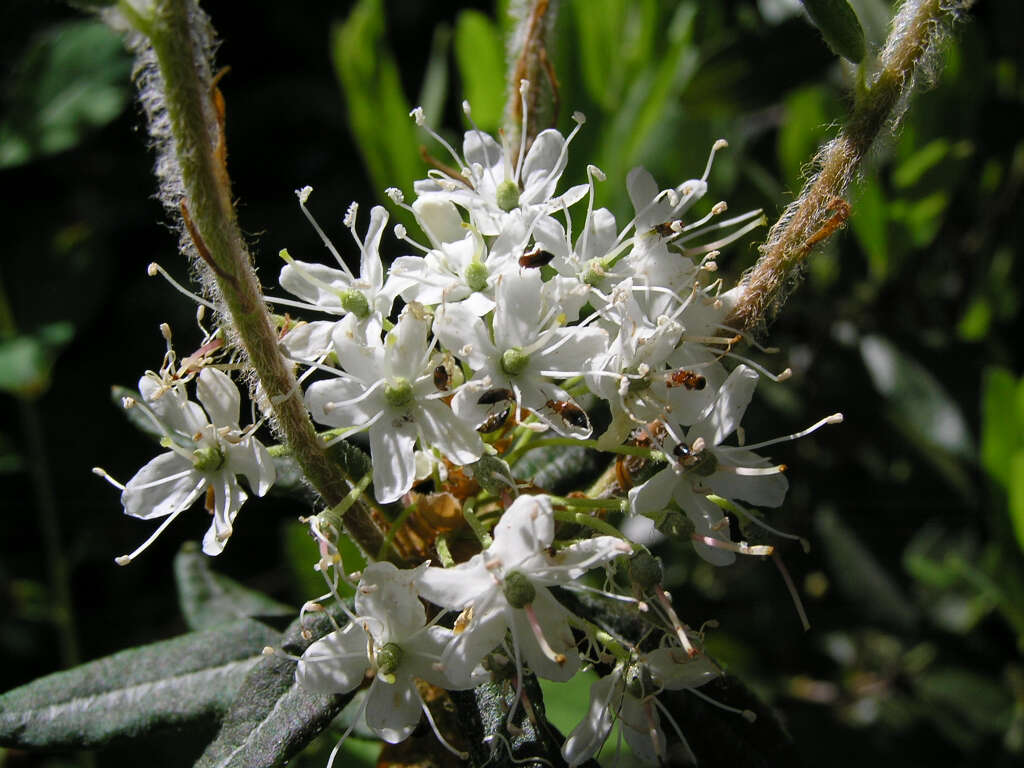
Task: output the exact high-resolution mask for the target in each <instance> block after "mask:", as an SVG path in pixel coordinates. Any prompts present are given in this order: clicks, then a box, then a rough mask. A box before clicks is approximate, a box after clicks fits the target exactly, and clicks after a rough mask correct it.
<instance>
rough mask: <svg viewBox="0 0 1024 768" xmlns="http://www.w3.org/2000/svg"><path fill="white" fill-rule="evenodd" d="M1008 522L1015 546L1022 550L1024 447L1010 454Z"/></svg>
mask: <svg viewBox="0 0 1024 768" xmlns="http://www.w3.org/2000/svg"><path fill="white" fill-rule="evenodd" d="M1009 464H1010V485H1009V488H1008V491H1009V496H1010V522H1011V523H1013V532H1014V534H1015V535H1016V536H1017V546H1019V547H1020V549H1021V551H1022V552H1024V448H1022V449H1018V450H1017V451H1015V452H1014V454H1013V455H1012V456H1010V461H1009Z"/></svg>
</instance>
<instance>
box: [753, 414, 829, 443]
mask: <svg viewBox="0 0 1024 768" xmlns="http://www.w3.org/2000/svg"><path fill="white" fill-rule="evenodd" d="M842 422H843V414H841V413H833V414H832V415H831V416H826V417H825V418H824V419H821V420H819V421H816V422H815V423H814V424H811V426H809V427H808V428H807V429H802V430H800V431H799V432H794V433H793V434H791V435H786V436H785V437H776V438H774V439H772V440H765V441H764V442H761V443H754V444H753V445H745V446H743V447H744V448H746V449H747V450H749V451H756V450H757V449H758V448H766V447H767V446H769V445H775V444H776V443H786V442H789V441H790V440H799V439H800V438H801V437H807V435H809V434H811V433H812V432H816V431H818V430H819V429H821V428H822V427H824V426H825V425H826V424H842Z"/></svg>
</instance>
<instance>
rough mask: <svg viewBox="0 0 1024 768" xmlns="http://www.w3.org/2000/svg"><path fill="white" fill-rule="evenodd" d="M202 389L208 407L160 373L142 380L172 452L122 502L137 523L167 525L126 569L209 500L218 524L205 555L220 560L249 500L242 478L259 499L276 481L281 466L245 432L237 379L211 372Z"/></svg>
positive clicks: (201, 380) (142, 473) (142, 474)
mask: <svg viewBox="0 0 1024 768" xmlns="http://www.w3.org/2000/svg"><path fill="white" fill-rule="evenodd" d="M196 391H197V393H198V396H199V402H200V403H202V404H203V407H202V408H200V407H199V406H198V405H196V404H195V403H193V402H191V401H189V400H188V398H187V396H186V394H185V391H184V385H183V384H173V385H168V384H167V383H165V382H164V381H163V380H162V379H160V378H159V377H157V376H156V375H147V376H143V377H142V379H141V380H140V381H139V392H140V394H141V395H142V398H143V402H141V403H139V404H138V406H139V407H142V408H145V409H147V410H148V412H149V413H150V415H151V416H152V417H153V418H154V420H155V421H156V423H157V424H158V425H159V426H160V428H161V430H162V431H163V432H164V440H163V442H164V444H165V445H166V446H167V447H169V448H170V449H171V450H169V451H168V452H167V453H162V454H160V455H159V456H157V457H156V458H155V459H153V460H152V461H150V462H149V463H148V464H146V465H145V466H144V467H143V468H142V469H140V470H139V471H138V472H137V473H136V474H135V476H134V477H133V478H132V479H131V480H129V481H128V483H127V484H126V485H125V486H124V491H123V493H122V494H121V503H122V504H123V505H124V511H125V512H126V513H127V514H129V515H132V516H133V517H138V518H142V519H143V520H151V519H153V518H157V517H167V520H166V521H165V522H164V523H163V524H162V525H161V526H160V528H159V529H157V532H156V533H155V534H154V535H153V536H152V537H150V539H149V540H147V541H146V543H145V544H143V545H142V546H141V547H139V549H137V550H136V551H135V552H133V553H132V554H131V555H127V556H125V557H121V558H118V562H119V563H120V564H122V565H123V564H126V563H128V562H130V561H131V560H132V559H133V558H134V557H136V556H137V555H138V554H139V553H140V552H142V550H144V549H145V548H146V547H147V546H148V545H149V544H150V543H152V541H154V540H155V538H156V536H157V535H159V533H160V532H162V531H163V530H164V529H165V528H166V527H167V525H169V524H170V522H171V521H172V520H173V519H174V518H175V517H177V516H178V515H179V514H181V513H182V512H183V511H185V510H186V509H188V508H189V507H191V506H192V504H194V503H195V502H196V500H198V499H199V498H200V497H201V496H203V495H204V494H205V495H206V499H207V501H206V504H207V509H208V511H209V512H210V513H211V514H212V515H213V521H212V523H211V525H210V529H209V530H208V531H207V532H206V536H205V537H204V538H203V551H204V552H205V553H206V554H208V555H217V554H220V552H221V551H223V549H224V544H225V543H226V542H227V540H228V537H229V536H230V535H231V531H232V525H233V522H234V519H235V515H237V514H238V510H239V508H240V507H241V506H242V503H243V502H244V501H245V499H246V494H245V491H243V490H242V488H241V486H240V485H239V484H238V480H237V479H236V475H245V477H246V479H247V480H248V481H249V487H250V488H251V489H252V490H254V491H255V492H256V494H257V495H259V496H262V495H263V494H265V493H266V492H267V490H268V489H269V488H270V486H271V485H272V484H273V482H274V479H275V471H274V464H273V462H272V461H271V458H270V454H269V453H267V449H266V448H264V447H263V445H262V444H261V443H260V442H259V440H257V439H256V438H255V437H252V435H251V434H249V433H247V432H245V431H243V430H241V429H240V428H239V426H238V413H239V406H240V397H239V394H238V388H237V387H236V386H235V385H234V383H233V382H232V381H231V379H230V378H229V377H228V376H227V375H226V374H224V373H221V372H220V371H218V370H217V369H215V368H204V369H203V370H202V371H201V372H200V373H199V377H198V380H197V384H196ZM204 409H205V411H206V412H205V413H204V412H203V410H204Z"/></svg>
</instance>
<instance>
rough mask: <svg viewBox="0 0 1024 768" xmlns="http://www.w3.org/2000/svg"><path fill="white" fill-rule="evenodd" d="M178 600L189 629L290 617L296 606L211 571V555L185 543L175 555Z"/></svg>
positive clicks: (196, 545) (195, 545) (194, 544)
mask: <svg viewBox="0 0 1024 768" xmlns="http://www.w3.org/2000/svg"><path fill="white" fill-rule="evenodd" d="M174 578H175V581H176V583H177V586H178V603H179V605H180V606H181V613H182V615H183V616H184V617H185V623H186V624H188V626H189V627H190V628H191V629H209V628H211V627H216V626H218V625H220V624H227V623H229V622H233V621H236V620H238V619H243V618H247V617H250V616H253V617H255V616H292V615H294V614H295V609H294V608H291V607H289V606H287V605H284V604H283V603H279V602H277V601H276V600H274V599H273V598H270V597H268V596H267V595H264V594H263V593H262V592H257V591H256V590H254V589H249V588H248V587H244V586H242V585H241V584H239V583H238V582H237V581H235V580H234V579H229V578H228V577H227V576H222V575H221V574H219V573H214V572H213V571H212V570H211V569H210V558H209V557H208V556H207V555H204V554H203V553H202V552H201V551H200V549H199V545H198V544H196V543H195V542H191V541H189V542H186V543H185V544H184V545H183V546H182V548H181V550H180V551H179V552H178V554H177V555H176V556H175V558H174Z"/></svg>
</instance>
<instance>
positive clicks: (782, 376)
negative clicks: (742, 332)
mask: <svg viewBox="0 0 1024 768" xmlns="http://www.w3.org/2000/svg"><path fill="white" fill-rule="evenodd" d="M729 341H730V342H731V339H730V340H729ZM724 356H725V357H731V358H734V359H736V360H739V361H740V362H741V363H746V364H747V365H749V366H750V367H751V368H753V369H754V370H755V371H757V372H758V373H760V374H761V375H762V376H765V377H766V378H768V379H771V380H772V381H774V382H775V383H776V384H779V383H781V382H783V381H785V380H786V379H788V378H789V377H790V376H792V375H793V369H792V368H786V369H785V370H784V371H782V372H781V373H778V374H774V373H772V372H771V371H769V370H768V369H767V368H765V367H764V366H763V365H761V364H759V363H755V362H754V361H753V360H751V359H750V358H747V357H744V356H743V355H739V354H737V353H735V352H729V351H726V352H725V355H724Z"/></svg>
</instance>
